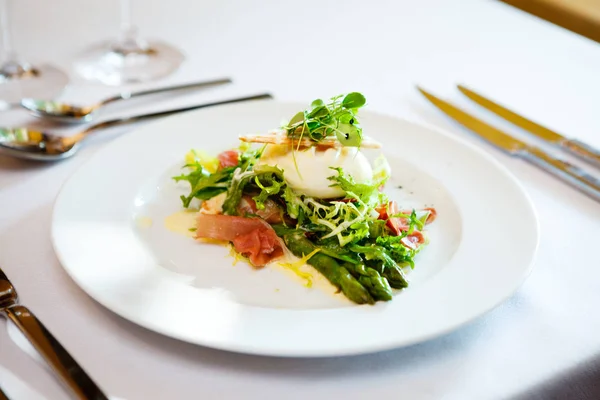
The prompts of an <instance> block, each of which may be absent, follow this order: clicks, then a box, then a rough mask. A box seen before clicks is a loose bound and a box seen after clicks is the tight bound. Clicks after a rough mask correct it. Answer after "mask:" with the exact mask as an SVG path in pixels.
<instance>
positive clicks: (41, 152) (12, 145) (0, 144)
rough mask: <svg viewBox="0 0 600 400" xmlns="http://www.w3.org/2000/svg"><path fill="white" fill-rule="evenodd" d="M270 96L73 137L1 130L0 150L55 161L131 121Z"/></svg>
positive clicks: (99, 126) (106, 124) (117, 121)
mask: <svg viewBox="0 0 600 400" xmlns="http://www.w3.org/2000/svg"><path fill="white" fill-rule="evenodd" d="M272 98H273V96H272V95H270V94H269V93H262V94H258V95H254V96H247V97H238V98H234V99H229V100H223V101H217V102H214V103H204V104H199V105H195V106H191V107H185V108H178V109H174V110H168V111H161V112H156V113H151V114H142V115H137V116H133V117H126V118H120V119H113V120H110V121H104V122H99V123H97V124H94V125H91V126H88V127H87V128H85V129H84V130H82V131H80V132H79V133H76V134H75V135H72V136H59V135H54V134H51V133H46V132H41V131H34V130H29V129H27V128H0V150H2V151H3V152H4V153H7V154H9V155H12V156H15V157H19V158H27V159H32V160H40V161H58V160H62V159H65V158H67V157H70V156H72V155H73V154H75V153H76V152H77V151H78V150H79V148H80V147H81V146H80V144H81V142H82V141H83V140H84V139H85V138H87V136H88V135H89V134H90V133H91V132H93V131H96V130H98V129H103V128H109V127H113V126H119V125H125V124H129V123H132V122H138V121H142V120H146V119H152V118H158V117H165V116H167V115H171V114H175V113H179V112H183V111H190V110H196V109H199V108H206V107H212V106H218V105H222V104H229V103H238V102H242V101H249V100H261V99H272Z"/></svg>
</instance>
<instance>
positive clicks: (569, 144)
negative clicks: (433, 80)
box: [457, 85, 600, 167]
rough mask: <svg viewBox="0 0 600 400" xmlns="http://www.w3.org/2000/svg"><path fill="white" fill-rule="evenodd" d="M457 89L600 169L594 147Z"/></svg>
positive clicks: (470, 91) (599, 156)
mask: <svg viewBox="0 0 600 400" xmlns="http://www.w3.org/2000/svg"><path fill="white" fill-rule="evenodd" d="M457 87H458V90H460V91H461V92H462V93H463V94H464V95H465V96H467V97H468V98H470V99H471V100H473V101H474V102H475V103H477V104H479V105H480V106H483V107H484V108H486V109H488V110H490V111H491V112H493V113H494V114H496V115H498V116H500V117H502V118H504V119H505V120H507V121H509V122H511V123H513V124H514V125H517V126H518V127H520V128H523V129H524V130H526V131H527V132H529V133H532V134H533V135H535V136H537V137H539V138H541V139H543V140H545V141H546V142H548V143H551V144H553V145H555V146H558V147H560V148H562V149H564V150H567V151H568V152H569V153H571V154H573V155H575V156H577V157H579V158H581V159H582V160H584V161H587V162H588V163H590V164H592V165H595V166H597V167H600V151H599V150H597V149H595V148H593V147H592V146H590V145H588V144H586V143H584V142H581V141H579V140H576V139H569V138H566V137H564V136H563V135H561V134H560V133H558V132H555V131H553V130H551V129H549V128H546V127H545V126H542V125H540V124H538V123H537V122H534V121H531V120H530V119H527V118H525V117H523V116H522V115H519V114H517V113H516V112H514V111H512V110H509V109H508V108H506V107H504V106H501V105H500V104H498V103H495V102H493V101H492V100H490V99H487V98H485V97H483V96H482V95H480V94H478V93H476V92H474V91H473V90H471V89H468V88H466V87H464V86H463V85H457Z"/></svg>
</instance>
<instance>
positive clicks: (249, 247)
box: [196, 213, 284, 267]
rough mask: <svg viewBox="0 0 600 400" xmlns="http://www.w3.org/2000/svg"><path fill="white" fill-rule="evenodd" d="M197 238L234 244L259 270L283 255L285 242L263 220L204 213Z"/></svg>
mask: <svg viewBox="0 0 600 400" xmlns="http://www.w3.org/2000/svg"><path fill="white" fill-rule="evenodd" d="M196 237H197V238H204V239H216V240H226V241H229V242H232V243H233V247H234V248H235V250H236V251H237V252H238V253H240V254H242V255H243V256H245V257H248V259H249V260H250V262H251V263H252V265H254V266H255V267H263V266H264V265H265V264H267V263H269V262H271V261H273V260H275V259H277V258H279V257H281V256H283V246H284V245H283V242H282V241H281V239H280V238H279V237H278V236H277V235H276V234H275V231H274V230H273V228H271V226H270V225H269V224H267V223H266V222H265V221H263V220H262V219H260V218H246V217H237V216H232V215H222V214H220V215H213V214H201V213H200V214H198V218H197V220H196Z"/></svg>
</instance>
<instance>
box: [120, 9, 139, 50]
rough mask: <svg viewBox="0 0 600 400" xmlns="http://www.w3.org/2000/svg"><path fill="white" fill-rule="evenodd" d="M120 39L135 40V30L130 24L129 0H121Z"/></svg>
mask: <svg viewBox="0 0 600 400" xmlns="http://www.w3.org/2000/svg"><path fill="white" fill-rule="evenodd" d="M120 3H121V38H122V40H135V38H136V36H137V35H136V29H135V26H133V24H132V22H131V0H121V2H120Z"/></svg>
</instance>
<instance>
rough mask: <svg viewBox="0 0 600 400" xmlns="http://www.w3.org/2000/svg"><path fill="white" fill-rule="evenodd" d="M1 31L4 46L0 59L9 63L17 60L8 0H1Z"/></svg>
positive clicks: (0, 50) (0, 51)
mask: <svg viewBox="0 0 600 400" xmlns="http://www.w3.org/2000/svg"><path fill="white" fill-rule="evenodd" d="M0 31H1V34H2V48H1V49H0V61H1V62H3V63H8V62H11V61H16V59H17V55H16V54H15V52H14V50H13V46H12V40H11V36H10V26H9V25H8V0H0Z"/></svg>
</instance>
